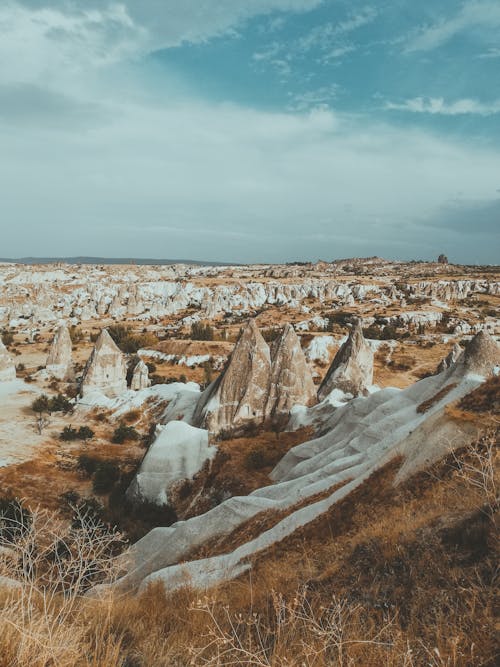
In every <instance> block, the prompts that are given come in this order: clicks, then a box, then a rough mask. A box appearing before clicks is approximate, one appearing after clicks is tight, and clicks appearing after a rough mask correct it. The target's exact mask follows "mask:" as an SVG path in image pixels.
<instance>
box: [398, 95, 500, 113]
mask: <svg viewBox="0 0 500 667" xmlns="http://www.w3.org/2000/svg"><path fill="white" fill-rule="evenodd" d="M385 108H386V109H389V110H395V111H409V112H412V113H426V114H439V115H442V116H463V115H468V114H474V115H478V116H492V115H494V114H497V113H500V99H499V100H495V101H493V102H480V101H479V100H474V99H469V98H465V99H461V100H456V101H455V102H445V101H444V99H443V98H442V97H427V98H426V97H414V98H412V99H409V100H405V101H404V102H400V103H395V102H387V103H386V105H385Z"/></svg>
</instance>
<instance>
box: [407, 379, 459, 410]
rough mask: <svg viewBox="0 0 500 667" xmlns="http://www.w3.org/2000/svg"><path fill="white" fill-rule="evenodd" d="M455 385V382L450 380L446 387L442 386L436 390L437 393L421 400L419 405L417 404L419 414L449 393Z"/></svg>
mask: <svg viewBox="0 0 500 667" xmlns="http://www.w3.org/2000/svg"><path fill="white" fill-rule="evenodd" d="M456 386H457V383H456V382H452V383H451V384H447V385H446V387H443V388H442V389H441V391H438V392H437V394H435V395H434V396H431V398H428V399H427V400H426V401H423V403H420V405H417V412H418V413H419V414H422V413H424V412H427V411H428V410H430V409H431V408H432V406H433V405H436V403H439V401H440V400H441V399H442V398H444V397H445V396H446V395H447V394H449V393H450V391H451V390H452V389H455V387H456Z"/></svg>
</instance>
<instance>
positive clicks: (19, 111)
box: [0, 83, 110, 131]
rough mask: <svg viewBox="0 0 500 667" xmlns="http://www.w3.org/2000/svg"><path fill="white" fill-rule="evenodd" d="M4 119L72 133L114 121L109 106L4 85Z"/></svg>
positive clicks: (0, 87) (0, 112)
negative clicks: (107, 112) (108, 111)
mask: <svg viewBox="0 0 500 667" xmlns="http://www.w3.org/2000/svg"><path fill="white" fill-rule="evenodd" d="M0 120H2V121H4V122H5V123H10V124H12V125H18V126H19V125H33V124H35V125H37V126H38V127H44V126H48V127H54V128H57V129H59V130H63V129H65V128H67V129H68V130H70V131H74V130H75V129H82V128H86V127H87V128H91V127H94V126H95V125H96V123H101V122H107V121H108V120H110V118H109V117H108V115H107V114H106V110H105V107H104V106H103V105H102V104H99V103H96V102H87V101H85V100H78V99H75V98H74V97H68V96H67V95H64V94H62V93H60V92H57V91H53V90H49V89H47V88H41V87H40V86H37V85H34V84H29V83H28V84H24V83H15V84H1V83H0Z"/></svg>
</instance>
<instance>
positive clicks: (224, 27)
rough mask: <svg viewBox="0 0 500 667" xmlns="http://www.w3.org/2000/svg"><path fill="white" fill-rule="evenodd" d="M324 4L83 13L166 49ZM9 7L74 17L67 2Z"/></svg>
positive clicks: (89, 3) (173, 2)
mask: <svg viewBox="0 0 500 667" xmlns="http://www.w3.org/2000/svg"><path fill="white" fill-rule="evenodd" d="M323 1H324V0H217V2H214V1H213V0H182V2H180V1H179V0H140V2H138V1H137V0H85V3H81V4H84V6H85V10H84V11H85V12H90V11H99V12H101V13H102V14H103V15H106V14H108V13H110V12H111V13H112V12H120V13H121V14H122V15H124V16H126V17H127V18H128V21H130V22H131V24H132V25H133V26H134V27H136V28H137V29H138V30H139V31H141V32H142V31H146V33H147V35H148V47H149V48H152V49H160V48H169V47H174V46H179V45H181V44H183V43H186V42H187V43H199V42H204V41H206V40H208V39H211V38H213V37H218V36H221V35H223V34H224V33H226V32H227V31H228V30H231V29H232V28H234V27H236V26H238V25H239V24H241V23H242V22H244V21H246V20H248V19H250V18H252V17H254V16H260V15H268V14H272V13H273V12H287V11H289V12H304V11H309V10H311V9H314V8H316V7H318V6H319V5H321V4H322V3H323ZM9 6H10V7H16V6H17V7H19V6H23V7H24V8H25V9H26V10H29V11H32V12H34V13H35V12H39V11H46V10H50V11H53V12H54V13H58V14H59V15H62V16H74V15H78V14H79V13H82V12H83V10H80V11H77V10H76V9H75V4H74V3H72V2H69V0H15V1H14V0H11V1H10V2H9Z"/></svg>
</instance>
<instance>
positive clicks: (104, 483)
mask: <svg viewBox="0 0 500 667" xmlns="http://www.w3.org/2000/svg"><path fill="white" fill-rule="evenodd" d="M119 477H120V469H119V468H118V466H117V465H116V464H115V463H112V462H111V461H102V463H99V464H98V466H97V468H96V470H95V473H94V479H93V483H92V488H93V489H94V492H95V493H107V492H108V491H111V489H112V488H113V485H114V483H115V482H116V481H118V479H119Z"/></svg>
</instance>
